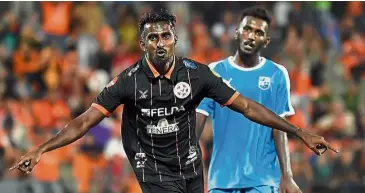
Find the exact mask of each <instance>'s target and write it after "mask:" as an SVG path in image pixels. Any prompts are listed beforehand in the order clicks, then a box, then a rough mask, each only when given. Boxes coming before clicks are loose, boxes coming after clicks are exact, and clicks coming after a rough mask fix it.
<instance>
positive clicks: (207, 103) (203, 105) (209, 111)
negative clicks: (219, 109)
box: [196, 98, 215, 116]
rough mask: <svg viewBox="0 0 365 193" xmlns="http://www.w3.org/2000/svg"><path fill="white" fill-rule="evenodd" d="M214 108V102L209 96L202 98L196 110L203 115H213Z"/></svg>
mask: <svg viewBox="0 0 365 193" xmlns="http://www.w3.org/2000/svg"><path fill="white" fill-rule="evenodd" d="M214 108H215V102H214V101H213V100H212V99H211V98H204V99H203V100H202V102H200V104H199V106H198V108H197V109H196V112H198V113H201V114H203V115H205V116H210V115H211V116H213V113H214Z"/></svg>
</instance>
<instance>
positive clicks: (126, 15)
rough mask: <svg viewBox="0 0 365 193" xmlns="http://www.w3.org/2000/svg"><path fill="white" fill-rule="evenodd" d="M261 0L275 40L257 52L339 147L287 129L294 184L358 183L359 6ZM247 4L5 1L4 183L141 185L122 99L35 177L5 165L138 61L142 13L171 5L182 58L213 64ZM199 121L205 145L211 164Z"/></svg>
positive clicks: (0, 36) (362, 94)
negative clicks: (326, 148)
mask: <svg viewBox="0 0 365 193" xmlns="http://www.w3.org/2000/svg"><path fill="white" fill-rule="evenodd" d="M258 4H260V5H262V6H265V7H266V8H268V9H269V10H270V11H271V13H272V17H273V23H272V26H271V32H270V35H271V37H272V41H271V44H270V46H269V47H268V48H267V49H265V50H264V51H263V52H262V54H263V55H264V56H267V57H269V58H271V59H272V60H274V61H275V62H277V63H280V64H282V65H284V66H285V67H287V68H288V70H289V72H290V77H291V92H292V93H291V94H292V103H293V105H294V107H295V109H296V115H295V116H293V117H290V118H289V120H290V121H291V122H292V123H294V124H295V125H297V126H300V127H302V128H305V129H306V130H310V131H312V132H314V133H318V134H321V135H324V136H325V137H326V138H328V139H329V140H330V141H331V142H332V143H333V144H334V145H335V146H336V147H338V148H339V149H340V150H341V153H340V154H338V155H335V154H334V153H330V152H329V153H326V154H324V155H323V156H321V157H317V156H314V155H313V153H311V152H310V151H309V150H307V149H306V148H305V147H303V145H302V143H301V142H298V140H297V139H295V138H293V137H290V143H289V144H290V151H291V162H292V170H293V173H294V177H295V180H296V182H297V184H298V185H299V186H300V187H301V189H302V190H303V192H305V193H310V192H312V193H316V192H318V193H326V192H341V193H347V192H351V193H354V192H356V191H357V192H365V190H364V184H365V143H364V137H365V104H364V103H365V100H364V99H365V87H364V85H365V84H364V82H365V76H364V75H365V73H364V72H365V33H364V32H365V16H364V13H363V9H364V3H362V2H325V1H323V2H306V3H303V2H260V3H258ZM250 5H254V3H251V2H155V3H153V4H151V3H144V2H72V3H71V2H59V3H50V2H1V3H0V14H1V18H0V20H1V21H0V97H1V100H0V121H1V122H0V192H1V193H28V192H29V193H31V192H32V191H31V190H32V189H33V191H34V193H43V192H44V193H46V192H47V193H52V191H53V193H73V192H75V193H76V192H79V193H86V192H90V193H91V192H95V193H96V192H97V193H121V192H123V193H138V192H140V190H139V187H138V184H136V182H135V178H134V174H133V172H132V171H131V168H130V167H129V163H128V161H127V160H126V158H125V154H124V153H123V149H122V146H121V143H120V120H121V112H122V110H123V109H122V107H121V108H118V110H116V111H115V113H114V116H113V117H112V118H109V119H105V120H104V121H103V122H102V123H100V124H98V125H97V126H95V127H94V128H93V129H91V131H90V132H89V133H88V134H87V136H85V137H83V138H82V139H81V140H79V141H77V142H76V143H75V144H72V145H70V146H68V147H65V148H62V149H60V150H58V151H54V152H51V153H47V154H45V155H44V156H43V157H42V161H41V162H40V163H39V164H38V165H37V167H36V169H35V170H34V171H33V173H32V174H31V175H29V176H25V175H22V174H21V173H19V172H16V171H13V172H9V171H8V168H9V167H10V165H11V164H12V163H13V162H14V161H15V159H17V158H19V156H20V155H21V154H23V153H24V152H25V151H26V150H28V149H30V148H33V147H34V146H36V145H38V144H39V143H40V142H43V141H44V140H46V139H47V138H49V137H50V136H52V135H53V134H54V133H55V132H57V130H59V129H60V128H61V127H62V126H63V125H64V124H65V123H67V122H68V121H69V120H71V119H72V118H74V117H75V116H77V115H79V114H80V113H82V112H83V111H84V110H85V109H87V108H88V107H89V106H90V104H91V102H92V100H93V99H94V97H95V96H96V95H97V93H98V92H99V91H100V90H101V89H102V88H103V87H104V86H105V85H106V84H107V83H108V82H109V81H110V80H111V78H112V77H114V76H115V75H117V74H118V73H119V72H120V71H121V70H123V69H125V68H126V67H128V66H129V65H131V64H133V63H134V62H135V61H136V60H137V59H138V58H139V56H140V54H141V53H140V49H139V47H138V38H139V37H138V28H137V22H138V18H139V17H140V15H141V13H143V12H146V11H148V10H150V9H160V8H161V7H164V8H167V9H168V10H170V11H171V12H173V13H175V14H176V15H177V18H178V24H177V35H178V36H179V42H178V53H179V55H185V56H188V57H191V58H192V59H195V60H197V61H200V62H203V63H210V62H212V61H216V60H220V59H222V58H224V57H227V56H229V55H231V54H233V52H234V46H233V44H232V42H233V34H234V30H235V27H236V24H237V20H238V18H239V13H240V12H241V11H242V9H243V8H245V7H247V6H250ZM206 127H207V129H205V131H204V135H203V137H202V139H201V142H202V143H201V144H202V147H203V149H204V162H205V165H208V164H209V157H210V152H211V148H212V142H211V131H210V130H209V129H208V127H210V124H207V126H206ZM242 132H244V130H243V131H242ZM40 187H45V188H46V189H44V191H41V190H42V189H40Z"/></svg>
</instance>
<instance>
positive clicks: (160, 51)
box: [156, 50, 166, 57]
mask: <svg viewBox="0 0 365 193" xmlns="http://www.w3.org/2000/svg"><path fill="white" fill-rule="evenodd" d="M156 53H157V56H159V57H164V56H165V55H166V51H165V50H157V52H156Z"/></svg>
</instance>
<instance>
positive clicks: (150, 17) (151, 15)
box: [138, 10, 176, 35]
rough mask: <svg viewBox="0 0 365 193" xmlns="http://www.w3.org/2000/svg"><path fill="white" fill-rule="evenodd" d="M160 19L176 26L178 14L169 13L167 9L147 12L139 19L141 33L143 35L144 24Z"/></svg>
mask: <svg viewBox="0 0 365 193" xmlns="http://www.w3.org/2000/svg"><path fill="white" fill-rule="evenodd" d="M160 21H165V22H168V23H170V25H171V26H172V27H173V28H174V27H175V24H176V16H175V15H174V14H171V13H169V12H168V11H167V10H161V11H159V12H148V13H145V14H143V16H142V18H141V19H140V20H139V24H138V28H139V34H140V35H141V34H142V33H143V30H144V25H146V24H147V23H155V22H160Z"/></svg>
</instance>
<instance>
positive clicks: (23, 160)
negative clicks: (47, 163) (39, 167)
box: [9, 150, 42, 174]
mask: <svg viewBox="0 0 365 193" xmlns="http://www.w3.org/2000/svg"><path fill="white" fill-rule="evenodd" d="M41 155H42V153H41V152H40V151H39V150H34V151H30V152H29V153H27V154H25V155H24V156H22V157H20V160H19V161H18V162H16V163H15V164H14V165H13V166H12V167H11V168H10V169H9V170H13V169H18V170H20V171H22V172H24V173H26V174H29V173H30V172H32V170H33V168H34V166H35V165H36V164H37V163H38V162H39V160H40V158H41Z"/></svg>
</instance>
